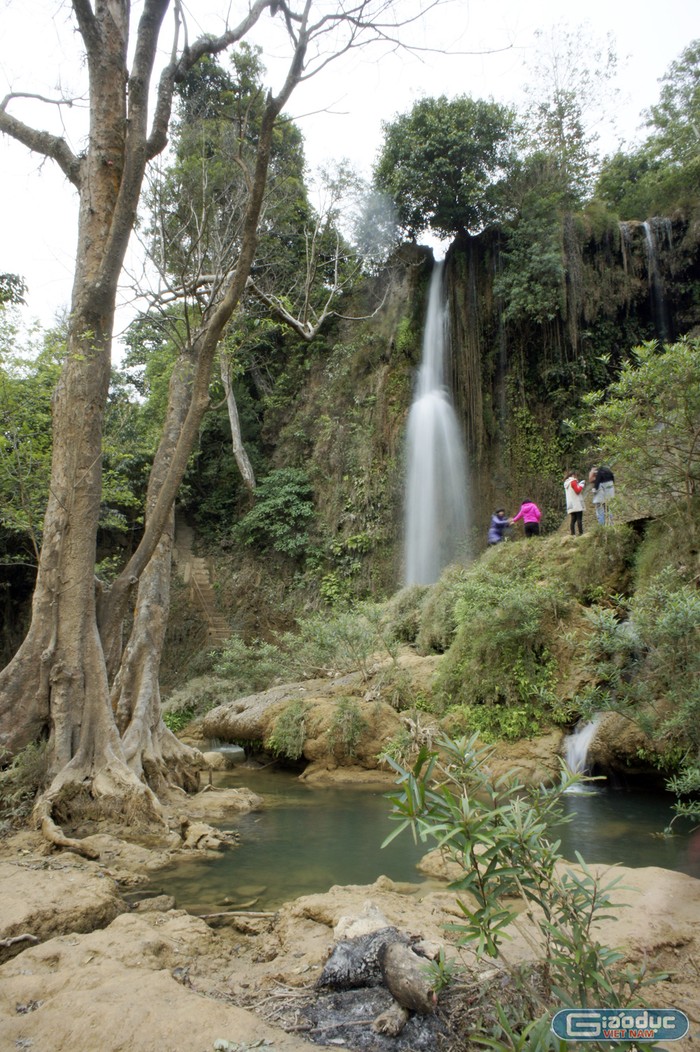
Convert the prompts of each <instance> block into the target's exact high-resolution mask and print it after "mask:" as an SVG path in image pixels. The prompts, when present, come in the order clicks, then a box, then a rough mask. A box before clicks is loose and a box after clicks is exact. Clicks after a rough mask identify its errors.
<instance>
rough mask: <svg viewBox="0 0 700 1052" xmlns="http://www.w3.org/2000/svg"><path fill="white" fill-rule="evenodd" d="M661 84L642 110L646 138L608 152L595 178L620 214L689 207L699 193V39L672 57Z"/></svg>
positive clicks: (635, 216)
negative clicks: (635, 145)
mask: <svg viewBox="0 0 700 1052" xmlns="http://www.w3.org/2000/svg"><path fill="white" fill-rule="evenodd" d="M661 85H662V86H661V93H660V97H659V101H658V102H657V103H656V104H655V105H653V106H652V107H651V109H650V110H649V112H648V114H647V120H646V125H647V128H649V129H650V131H649V136H648V138H647V140H646V141H645V142H644V143H642V145H641V146H640V147H639V148H638V149H637V150H635V151H633V152H632V153H631V154H624V153H621V152H618V153H617V154H615V155H614V156H613V157H610V158H608V159H607V160H606V162H605V164H604V166H603V169H602V172H601V174H600V178H599V180H598V186H597V193H598V194H599V195H600V196H601V197H602V198H603V200H605V201H607V202H608V203H609V204H610V205H611V206H612V207H613V208H615V209H616V210H617V212H618V213H619V215H620V217H621V218H622V219H639V220H644V219H648V218H649V216H653V215H671V214H672V213H674V212H676V211H678V210H685V211H687V212H691V211H692V209H693V208H695V207H696V206H697V204H698V200H699V199H700V193H699V192H698V187H699V186H700V157H699V156H698V133H697V129H698V123H699V122H700V87H699V86H698V85H700V40H693V41H691V43H690V44H689V45H688V46H687V47H686V48H685V49H684V50H683V51H682V52H681V54H680V55H679V57H678V58H677V59H676V60H675V61H674V62H672V63H671V65H670V67H669V69H668V70H667V72H666V73H665V74H664V76H663V77H662V78H661Z"/></svg>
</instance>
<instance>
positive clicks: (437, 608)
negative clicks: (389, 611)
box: [416, 566, 467, 654]
mask: <svg viewBox="0 0 700 1052" xmlns="http://www.w3.org/2000/svg"><path fill="white" fill-rule="evenodd" d="M466 575H467V571H466V570H465V569H464V567H463V566H449V567H448V568H447V569H446V570H445V571H444V572H443V574H442V576H441V577H440V580H439V581H438V582H437V583H436V584H434V585H432V586H431V587H430V588H429V589H428V591H427V595H426V596H425V599H424V601H423V603H422V605H421V619H420V629H419V631H418V636H417V638H416V649H417V650H418V653H419V654H443V653H444V652H445V651H446V650H447V649H448V648H449V646H450V645H451V643H452V640H453V639H454V636H455V632H456V631H457V619H456V616H455V606H456V603H457V599H458V598H459V596H460V595H461V594H462V585H463V582H464V581H465V579H466Z"/></svg>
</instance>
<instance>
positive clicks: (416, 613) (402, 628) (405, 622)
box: [385, 584, 431, 643]
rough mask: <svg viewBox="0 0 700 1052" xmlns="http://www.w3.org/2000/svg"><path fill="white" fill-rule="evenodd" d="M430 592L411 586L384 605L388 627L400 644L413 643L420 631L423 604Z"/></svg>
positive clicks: (423, 587) (422, 587) (425, 588)
mask: <svg viewBox="0 0 700 1052" xmlns="http://www.w3.org/2000/svg"><path fill="white" fill-rule="evenodd" d="M430 594H431V590H430V589H428V587H427V586H426V585H422V584H412V585H409V586H408V587H407V588H402V589H401V590H400V591H399V592H396V593H395V595H393V596H392V597H391V599H389V601H388V603H387V604H386V608H385V609H386V616H387V620H388V627H389V629H390V631H391V633H392V634H393V636H394V638H395V639H397V640H398V641H399V642H400V643H415V641H416V637H417V636H418V632H419V630H420V625H421V614H422V609H423V604H424V602H425V600H426V598H427V596H428V595H430Z"/></svg>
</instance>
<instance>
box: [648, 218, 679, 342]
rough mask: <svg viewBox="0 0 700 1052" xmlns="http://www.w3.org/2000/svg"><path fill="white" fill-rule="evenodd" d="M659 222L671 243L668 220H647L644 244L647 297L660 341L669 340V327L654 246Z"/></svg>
mask: <svg viewBox="0 0 700 1052" xmlns="http://www.w3.org/2000/svg"><path fill="white" fill-rule="evenodd" d="M658 222H660V223H661V227H662V231H663V233H665V234H666V239H667V240H668V242H669V245H671V244H672V242H671V224H670V221H668V220H660V221H658V220H652V221H649V220H647V222H646V223H644V224H643V226H644V244H645V247H646V254H647V273H648V275H649V297H650V299H651V310H652V315H653V319H654V328H655V329H656V334H657V336H658V337H659V339H660V340H668V339H669V338H670V327H669V324H668V311H667V310H666V298H665V296H664V287H663V282H662V280H661V272H660V271H659V257H658V251H657V244H656V230H655V227H656V224H657V223H658Z"/></svg>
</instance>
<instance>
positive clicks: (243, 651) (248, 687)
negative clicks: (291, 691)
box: [214, 636, 285, 696]
mask: <svg viewBox="0 0 700 1052" xmlns="http://www.w3.org/2000/svg"><path fill="white" fill-rule="evenodd" d="M284 669H285V659H284V655H283V653H282V652H281V651H280V649H279V647H276V646H275V645H274V644H273V643H266V642H264V641H263V640H260V639H256V640H253V641H252V642H251V643H244V642H243V640H242V639H241V638H240V637H239V636H231V637H230V638H229V639H227V640H226V642H225V643H224V645H223V648H222V650H221V652H220V654H219V656H218V658H217V660H216V661H215V663H214V672H215V673H216V675H217V676H223V677H224V679H226V680H228V681H229V682H230V684H231V687H230V689H231V690H233V691H234V692H235V693H236V694H237V695H239V696H240V695H244V694H253V693H255V692H256V691H259V690H265V688H266V687H269V685H270V684H271V683H272V682H273V680H274V679H275V678H276V677H277V676H278V675H280V674H282V673H283V672H284Z"/></svg>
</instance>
